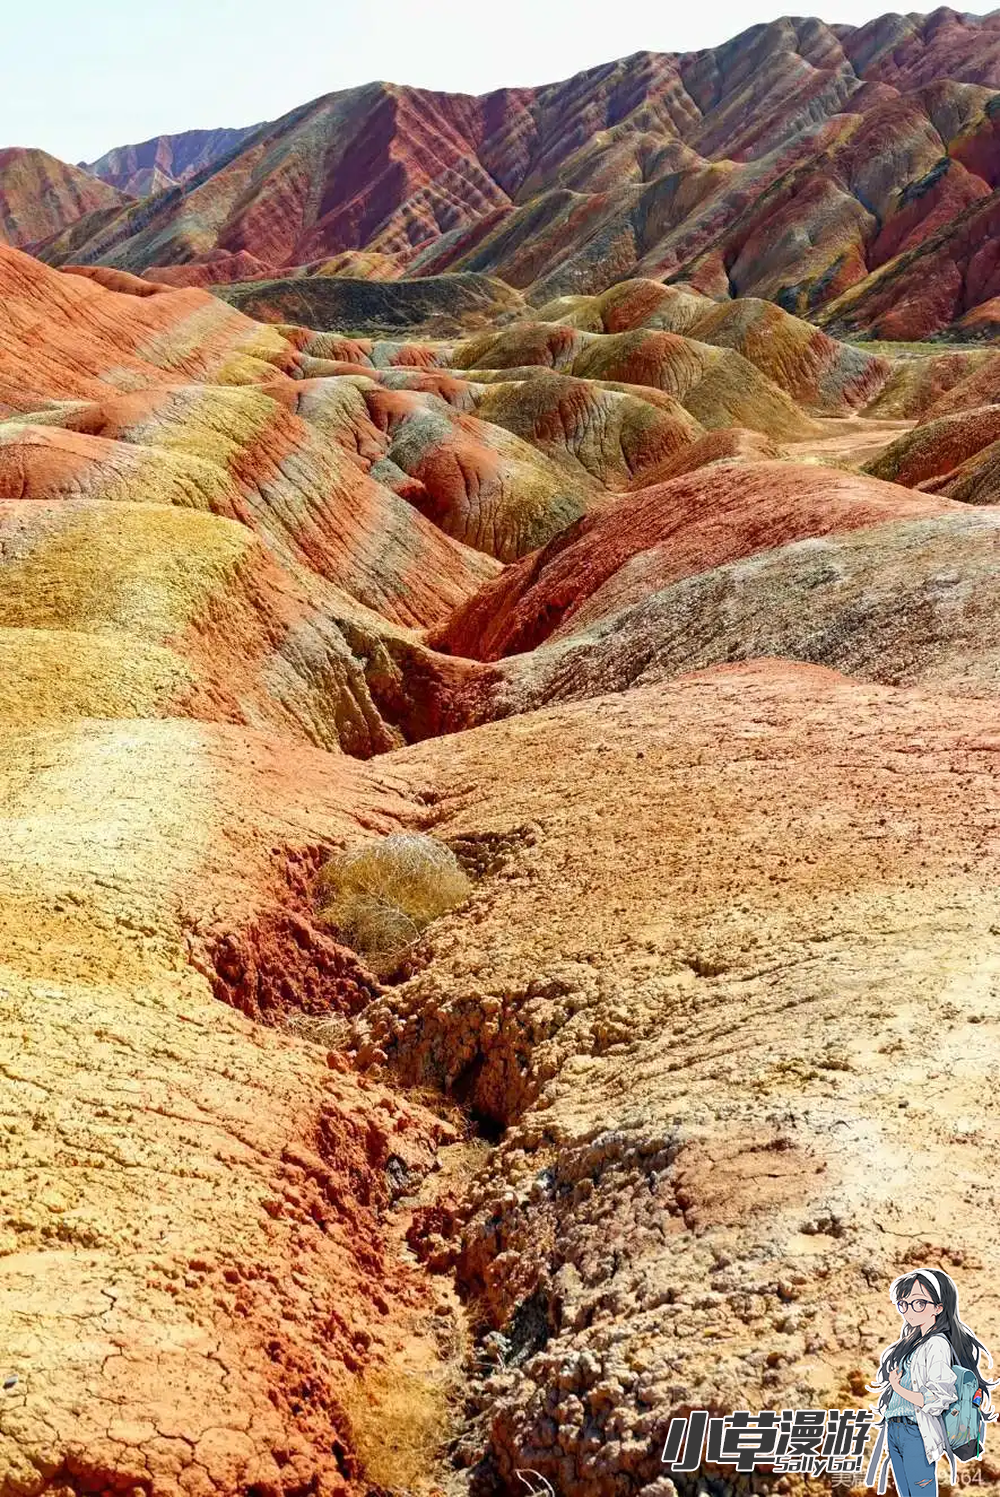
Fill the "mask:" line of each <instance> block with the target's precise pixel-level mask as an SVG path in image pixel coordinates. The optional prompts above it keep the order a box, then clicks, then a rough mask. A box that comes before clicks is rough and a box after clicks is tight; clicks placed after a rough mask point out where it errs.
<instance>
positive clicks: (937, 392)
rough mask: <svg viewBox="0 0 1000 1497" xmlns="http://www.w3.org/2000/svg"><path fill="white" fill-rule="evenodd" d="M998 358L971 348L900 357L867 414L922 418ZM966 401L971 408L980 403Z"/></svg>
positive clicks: (907, 418)
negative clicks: (949, 393)
mask: <svg viewBox="0 0 1000 1497" xmlns="http://www.w3.org/2000/svg"><path fill="white" fill-rule="evenodd" d="M995 357H996V356H995V355H994V354H992V353H989V352H987V351H986V350H985V349H976V350H971V349H970V350H969V351H968V352H965V351H960V352H950V353H940V354H938V353H926V354H924V355H923V356H922V357H916V358H902V359H898V360H897V361H896V364H895V368H894V369H893V372H892V375H891V377H890V379H889V380H888V382H887V384H886V385H885V387H884V388H883V389H882V391H881V392H880V394H879V395H878V396H877V397H876V399H875V400H873V401H872V403H871V405H869V406H867V407H866V409H865V412H864V414H865V415H866V416H872V417H880V416H882V417H889V418H890V419H902V420H912V421H920V420H922V419H923V418H924V417H925V416H926V415H927V413H928V411H931V410H932V409H933V408H934V407H936V405H937V403H938V401H939V400H941V399H942V398H943V397H944V396H945V395H947V393H948V392H949V391H950V390H953V389H955V388H956V387H958V386H962V385H964V382H965V380H966V379H968V378H969V377H970V376H971V375H972V374H974V373H975V372H976V371H977V370H979V369H983V368H985V366H986V365H987V364H989V363H990V362H991V361H992V360H993V359H994V358H995ZM960 398H961V397H960ZM964 403H965V405H966V406H968V407H972V406H975V405H976V404H977V402H976V400H975V399H974V398H973V399H969V400H966V401H965V402H964ZM979 403H981V404H986V403H988V402H986V401H983V402H979ZM959 408H961V407H959Z"/></svg>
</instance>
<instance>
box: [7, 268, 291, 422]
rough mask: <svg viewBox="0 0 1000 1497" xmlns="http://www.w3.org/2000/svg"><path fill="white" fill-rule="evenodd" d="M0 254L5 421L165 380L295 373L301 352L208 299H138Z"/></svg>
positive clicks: (145, 293) (189, 295)
mask: <svg viewBox="0 0 1000 1497" xmlns="http://www.w3.org/2000/svg"><path fill="white" fill-rule="evenodd" d="M122 284H123V285H125V286H127V287H128V289H127V290H124V291H123V290H113V291H109V290H108V289H107V288H106V287H104V286H102V285H100V284H99V279H95V278H93V277H91V276H85V275H62V274H60V273H59V272H58V271H53V270H49V269H48V268H47V267H45V266H43V265H40V264H39V263H38V262H37V261H35V260H30V259H29V258H28V257H27V255H21V254H18V253H17V251H15V250H10V249H5V248H4V247H3V246H0V297H2V299H3V307H4V317H3V324H2V327H0V415H2V414H6V413H8V412H10V411H31V410H37V409H38V408H39V407H40V406H42V405H45V404H46V403H48V402H50V401H52V400H53V399H84V400H95V399H99V398H100V397H101V396H102V395H106V394H107V390H108V387H107V385H106V384H105V379H106V377H107V376H109V375H112V374H113V375H114V379H115V382H116V383H117V385H118V387H119V388H122V387H128V386H132V387H133V388H135V387H140V386H143V385H150V384H155V383H158V382H160V383H162V382H164V381H165V380H166V379H168V378H171V377H172V378H173V379H175V380H177V379H188V380H198V379H206V378H207V379H212V380H214V381H217V382H218V383H220V384H225V383H230V382H231V383H234V384H235V383H242V382H245V381H247V380H252V379H261V378H265V377H266V376H267V375H270V376H271V377H272V378H273V377H274V375H275V374H277V373H278V372H279V371H288V370H290V369H292V368H293V367H294V365H295V362H296V354H295V350H294V349H293V348H292V347H291V345H289V344H288V343H287V342H286V341H285V339H283V338H282V337H280V336H279V335H278V334H277V333H275V332H273V331H272V330H271V329H269V328H263V327H261V326H260V325H259V324H257V323H255V322H251V321H250V319H249V318H246V317H242V316H240V314H239V313H238V312H234V311H233V310H232V309H231V308H229V307H226V306H225V304H224V303H223V302H220V301H218V300H217V299H216V298H215V297H213V296H209V295H208V293H207V292H204V291H194V290H192V291H169V292H167V291H163V292H155V294H153V295H150V294H149V292H150V286H149V284H148V283H146V282H139V285H140V286H141V287H142V288H143V290H142V291H137V293H136V294H132V292H133V287H132V286H131V284H130V283H129V282H125V283H122Z"/></svg>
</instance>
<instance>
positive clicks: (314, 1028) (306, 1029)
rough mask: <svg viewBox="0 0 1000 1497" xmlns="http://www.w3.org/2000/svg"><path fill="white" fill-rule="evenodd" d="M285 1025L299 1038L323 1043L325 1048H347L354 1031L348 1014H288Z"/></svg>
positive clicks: (314, 1042)
mask: <svg viewBox="0 0 1000 1497" xmlns="http://www.w3.org/2000/svg"><path fill="white" fill-rule="evenodd" d="M284 1027H285V1028H286V1029H287V1030H288V1032H289V1033H290V1034H296V1035H298V1037H299V1039H303V1040H309V1041H310V1042H311V1043H312V1044H314V1045H322V1046H323V1048H324V1050H345V1049H346V1048H347V1046H348V1044H349V1043H350V1039H351V1033H352V1026H351V1020H350V1019H349V1018H348V1017H347V1015H346V1014H301V1013H291V1014H286V1015H285V1020H284Z"/></svg>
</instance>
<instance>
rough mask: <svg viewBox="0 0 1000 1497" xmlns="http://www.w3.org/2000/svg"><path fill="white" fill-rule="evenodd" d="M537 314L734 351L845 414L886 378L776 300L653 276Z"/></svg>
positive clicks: (804, 399) (871, 359) (885, 371)
mask: <svg viewBox="0 0 1000 1497" xmlns="http://www.w3.org/2000/svg"><path fill="white" fill-rule="evenodd" d="M565 300H566V302H568V303H570V306H569V309H568V310H567V311H566V312H565V313H564V315H563V316H562V317H558V312H559V310H560V307H559V303H551V304H550V306H549V307H548V308H543V309H542V312H541V313H540V314H539V315H540V316H541V317H543V318H544V316H545V315H546V313H550V314H552V315H554V316H556V317H557V320H559V321H564V322H566V323H568V324H570V325H572V326H573V327H579V328H583V329H586V330H590V331H594V332H605V333H620V332H630V331H633V330H634V329H636V328H656V329H661V330H663V331H665V332H672V333H681V334H684V335H686V336H687V337H689V338H695V339H697V340H698V341H699V342H701V343H711V344H713V345H714V346H716V347H720V348H733V349H735V350H736V352H737V353H740V354H742V355H743V357H744V358H745V359H749V360H750V362H751V363H752V364H755V365H756V367H757V368H758V369H760V370H761V372H762V373H764V374H766V375H767V376H768V378H769V379H771V380H773V381H774V383H775V384H776V385H779V386H780V387H781V389H783V390H784V391H786V393H787V394H789V395H791V396H792V398H793V400H796V401H797V402H798V403H799V404H800V405H802V406H804V407H805V408H806V409H807V410H812V411H815V412H817V413H820V414H829V415H835V414H842V413H844V412H847V411H851V410H856V409H857V408H858V407H859V406H861V405H865V404H868V403H869V402H870V401H871V400H872V398H873V397H874V395H876V394H877V392H878V391H879V389H880V388H881V387H882V385H884V384H885V382H886V380H887V379H888V377H889V373H890V366H889V364H888V362H887V361H886V360H885V359H883V358H879V357H876V356H874V355H872V354H870V353H867V352H865V351H864V350H863V349H860V348H852V347H850V346H849V345H847V344H846V343H838V342H836V341H835V340H834V339H833V338H829V337H827V335H826V334H825V333H823V332H821V331H820V330H819V329H818V328H816V327H813V326H811V325H810V324H809V323H807V322H804V321H802V319H801V318H798V317H793V316H791V315H790V314H789V313H788V312H785V311H783V310H782V309H781V308H780V307H776V306H775V305H774V304H773V303H771V302H766V301H761V300H760V299H759V298H757V297H739V298H737V299H736V300H734V301H723V302H715V301H712V300H711V299H710V298H709V297H707V296H697V295H693V294H692V293H691V292H689V291H681V290H679V289H677V288H676V287H673V286H663V285H661V284H659V283H658V282H656V281H646V280H631V281H623V282H621V283H620V284H619V285H617V286H612V287H611V288H610V290H608V291H605V292H604V293H603V294H602V295H601V296H596V297H572V298H565Z"/></svg>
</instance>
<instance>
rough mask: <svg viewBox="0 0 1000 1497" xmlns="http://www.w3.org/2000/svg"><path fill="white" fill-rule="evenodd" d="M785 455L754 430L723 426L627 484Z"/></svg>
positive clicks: (660, 480)
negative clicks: (729, 463) (726, 464)
mask: <svg viewBox="0 0 1000 1497" xmlns="http://www.w3.org/2000/svg"><path fill="white" fill-rule="evenodd" d="M785 455H786V454H785V451H784V449H783V448H781V447H779V446H778V445H777V443H775V442H772V441H771V439H770V438H769V437H765V436H763V435H762V434H761V433H760V432H758V431H747V430H746V428H745V427H742V426H730V427H725V428H723V430H722V431H707V432H705V434H704V435H703V436H700V437H696V438H695V440H694V441H692V442H689V443H688V444H687V446H686V447H682V448H681V449H680V450H679V451H678V452H677V453H676V454H675V455H674V456H673V457H669V458H667V459H666V460H665V461H664V462H662V463H657V465H656V467H655V468H650V469H647V470H646V471H644V472H642V473H640V474H639V475H638V477H637V478H635V479H634V480H633V481H632V483H631V484H630V485H629V487H630V488H632V489H648V488H652V487H653V485H654V484H659V483H667V482H668V481H669V480H670V479H671V478H680V477H681V475H682V474H684V473H693V472H694V470H695V469H696V468H705V467H707V466H708V464H709V463H728V462H748V463H754V462H756V463H759V462H766V461H767V460H768V459H772V458H779V457H784V456H785Z"/></svg>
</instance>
